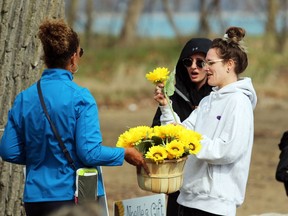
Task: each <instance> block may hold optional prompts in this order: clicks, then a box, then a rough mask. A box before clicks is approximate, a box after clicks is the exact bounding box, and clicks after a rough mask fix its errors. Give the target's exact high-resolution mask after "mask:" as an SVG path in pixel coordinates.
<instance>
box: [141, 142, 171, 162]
mask: <svg viewBox="0 0 288 216" xmlns="http://www.w3.org/2000/svg"><path fill="white" fill-rule="evenodd" d="M167 156H168V153H167V151H166V149H165V147H163V146H152V147H151V148H149V150H148V152H147V153H146V154H145V158H149V159H151V160H154V161H155V162H160V161H163V160H164V159H166V158H167Z"/></svg>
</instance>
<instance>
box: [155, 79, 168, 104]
mask: <svg viewBox="0 0 288 216" xmlns="http://www.w3.org/2000/svg"><path fill="white" fill-rule="evenodd" d="M163 90H164V84H163V83H159V84H157V85H156V88H155V91H154V100H155V101H157V102H158V103H159V105H160V106H166V105H167V104H168V101H167V99H166V97H165V95H164V91H163Z"/></svg>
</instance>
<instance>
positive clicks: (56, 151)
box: [0, 19, 149, 216]
mask: <svg viewBox="0 0 288 216" xmlns="http://www.w3.org/2000/svg"><path fill="white" fill-rule="evenodd" d="M38 36H39V38H40V41H41V43H42V46H43V50H44V62H45V64H46V66H47V69H45V70H44V71H43V73H42V76H41V78H40V81H41V90H42V94H43V99H44V103H45V105H46V107H47V113H48V114H49V116H50V119H51V122H52V123H53V124H54V125H55V128H56V129H57V131H58V133H59V135H60V137H61V139H62V141H63V143H64V146H65V147H66V149H65V151H64V150H63V151H62V149H61V147H60V144H59V143H61V142H60V140H61V139H59V142H58V139H57V136H56V135H55V133H54V130H52V124H51V125H50V122H49V121H48V117H47V118H46V116H45V113H44V108H42V106H41V105H42V103H41V102H40V98H41V97H40V94H39V95H38V93H37V89H39V86H38V85H37V84H38V83H40V82H37V84H36V83H35V84H33V85H32V86H30V87H29V88H27V89H26V90H24V91H22V92H21V93H20V94H18V95H17V97H16V99H15V101H14V104H13V107H12V108H11V109H10V111H9V113H8V120H7V124H6V126H5V131H4V134H3V136H2V139H1V142H0V156H1V157H2V159H3V160H4V161H7V162H11V163H16V164H23V165H26V179H25V189H24V197H23V201H24V206H25V211H26V215H27V216H43V215H48V214H50V213H51V212H53V211H54V210H56V209H59V208H61V207H62V206H64V205H73V204H74V192H75V179H76V169H78V168H82V167H95V168H96V167H98V166H121V165H122V164H123V162H124V160H126V161H127V162H128V163H130V164H132V165H135V166H137V167H140V166H142V167H143V168H144V169H145V170H146V172H147V173H149V171H148V168H147V165H146V164H145V161H144V159H143V156H142V154H141V153H140V152H138V151H137V150H136V149H135V148H125V149H124V148H117V147H114V148H112V147H108V146H103V145H102V135H101V131H100V125H99V124H100V123H99V117H98V108H97V104H96V101H95V99H94V98H93V96H92V94H91V93H90V92H89V90H88V89H86V88H83V87H81V86H78V85H77V84H76V83H75V82H73V75H74V74H75V73H76V72H77V71H78V65H79V63H80V59H81V57H82V56H83V54H84V51H83V49H82V48H81V47H80V40H79V37H78V35H77V33H76V32H75V31H74V30H73V29H72V28H70V27H69V26H68V25H67V24H66V23H65V21H64V20H62V19H48V20H45V21H43V22H42V23H41V25H40V27H39V32H38ZM43 107H44V106H43ZM67 152H68V153H69V155H70V157H71V159H72V162H73V163H72V164H70V161H69V160H68V157H67V158H66V155H67ZM71 165H73V166H71ZM98 176H100V175H98ZM98 179H99V181H98V197H99V196H102V197H103V192H104V190H103V187H104V186H103V184H102V182H101V179H100V177H98ZM51 214H52V213H51Z"/></svg>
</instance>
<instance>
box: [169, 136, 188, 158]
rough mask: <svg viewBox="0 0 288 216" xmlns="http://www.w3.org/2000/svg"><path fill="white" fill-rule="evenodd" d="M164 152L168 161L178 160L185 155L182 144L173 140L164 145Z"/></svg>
mask: <svg viewBox="0 0 288 216" xmlns="http://www.w3.org/2000/svg"><path fill="white" fill-rule="evenodd" d="M166 151H167V152H168V158H169V159H178V158H180V157H182V156H183V154H184V153H185V149H184V145H183V143H181V142H179V141H177V140H173V141H172V142H170V143H168V144H167V145H166Z"/></svg>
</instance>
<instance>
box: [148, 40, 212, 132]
mask: <svg viewBox="0 0 288 216" xmlns="http://www.w3.org/2000/svg"><path fill="white" fill-rule="evenodd" d="M210 45H211V40H209V39H206V38H193V39H191V40H189V41H188V42H187V43H186V45H185V46H184V47H183V49H182V51H181V54H180V57H179V59H178V62H177V65H176V75H175V79H176V84H175V87H176V88H177V89H178V90H179V91H180V92H181V93H182V94H183V95H184V96H185V97H186V98H187V99H188V100H189V101H186V100H185V99H184V97H183V96H181V95H180V94H179V93H177V91H175V92H174V94H173V95H172V96H171V97H170V100H171V101H172V107H173V110H174V112H176V113H177V114H178V116H179V117H180V120H181V121H183V120H185V119H186V118H187V117H188V116H189V115H190V114H191V112H192V111H193V110H194V109H195V107H196V106H198V104H199V102H200V100H201V99H202V98H203V97H205V96H207V95H208V94H209V93H210V92H211V89H212V87H211V86H209V85H208V84H207V83H206V84H204V85H203V86H202V87H201V88H200V89H199V90H197V88H196V85H195V83H193V82H192V81H191V79H190V77H189V75H188V72H187V69H186V67H185V66H184V65H183V63H182V59H183V58H189V57H191V56H192V55H193V54H195V53H199V52H200V53H204V54H205V55H206V54H207V52H208V49H209V47H210ZM160 116H161V111H160V108H159V107H158V109H157V111H156V114H155V116H154V119H153V122H152V126H156V125H161V122H160Z"/></svg>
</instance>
